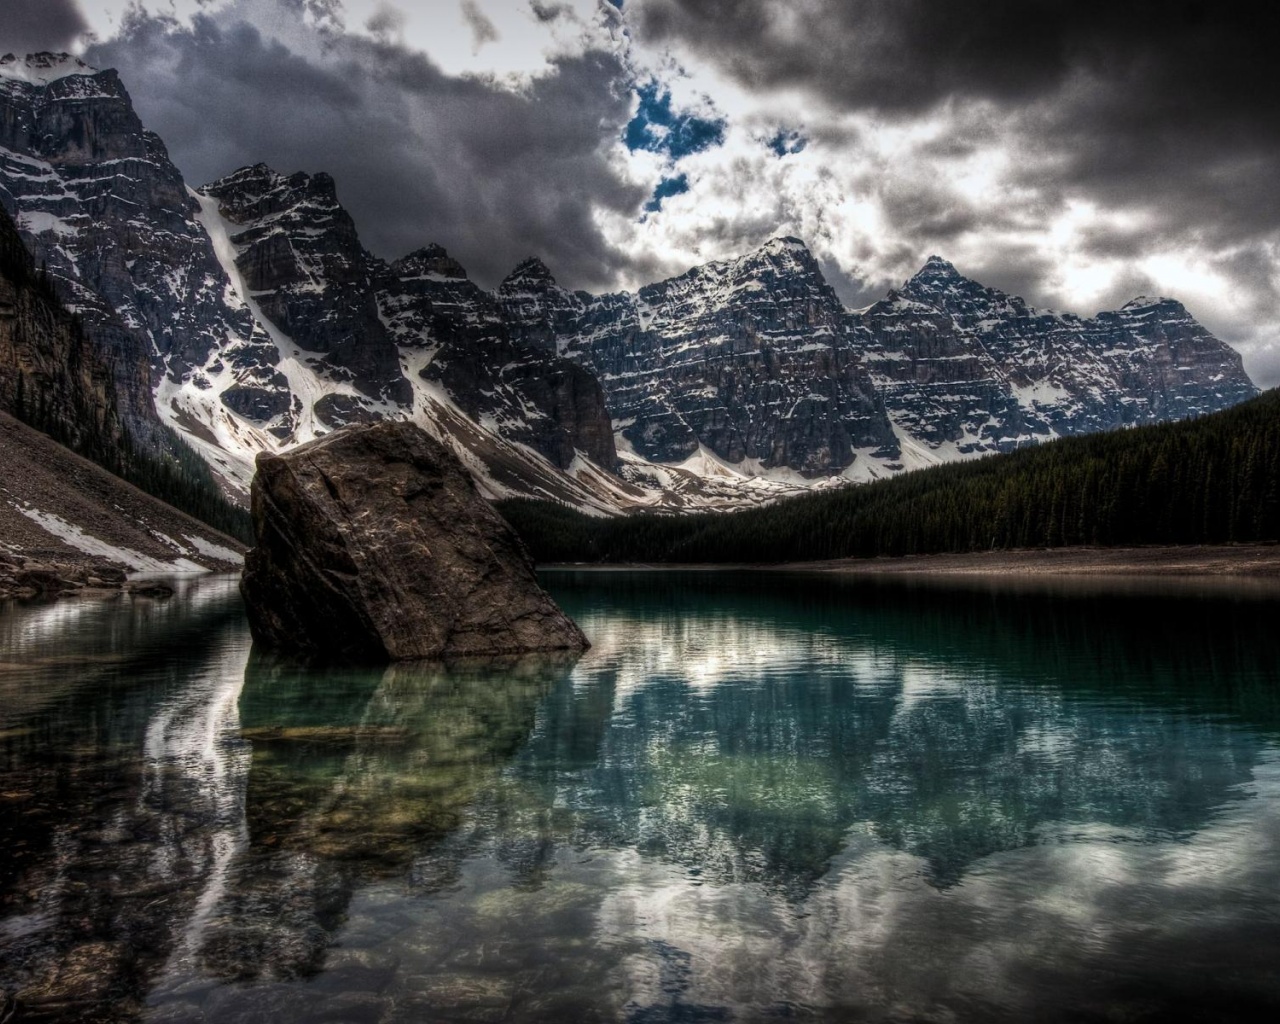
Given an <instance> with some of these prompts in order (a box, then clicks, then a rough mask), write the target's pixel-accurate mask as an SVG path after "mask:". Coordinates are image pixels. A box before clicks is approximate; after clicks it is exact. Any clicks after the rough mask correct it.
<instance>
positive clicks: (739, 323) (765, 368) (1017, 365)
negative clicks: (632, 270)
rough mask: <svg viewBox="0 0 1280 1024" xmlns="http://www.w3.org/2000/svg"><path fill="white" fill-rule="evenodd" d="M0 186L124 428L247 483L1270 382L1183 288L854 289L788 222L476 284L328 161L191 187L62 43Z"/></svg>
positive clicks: (883, 434)
mask: <svg viewBox="0 0 1280 1024" xmlns="http://www.w3.org/2000/svg"><path fill="white" fill-rule="evenodd" d="M0 205H2V206H3V207H4V209H5V210H6V211H7V212H8V213H9V214H10V215H11V216H12V217H13V219H14V221H15V222H16V224H17V226H18V228H19V231H20V233H21V237H22V240H23V242H24V243H25V245H26V246H27V247H28V248H29V249H30V251H31V253H32V254H33V255H34V258H35V261H36V265H37V266H39V267H40V268H42V271H43V273H44V274H45V275H46V277H47V280H48V282H49V283H50V285H51V286H52V288H53V289H55V290H56V292H57V294H58V295H59V296H60V298H61V299H62V301H63V302H64V303H65V304H66V305H67V306H68V307H69V308H70V309H71V310H72V311H74V313H75V314H76V315H77V316H78V317H79V318H80V321H81V322H82V324H83V330H84V334H85V336H86V337H87V338H88V340H89V342H90V343H91V345H92V347H93V348H94V350H95V351H96V352H97V353H98V355H99V356H100V357H101V365H102V366H104V367H106V368H107V370H106V371H105V372H106V373H107V374H108V375H109V377H110V382H111V387H112V392H111V393H112V395H113V396H114V398H113V401H114V403H115V405H116V408H117V412H118V417H119V420H120V422H121V423H122V424H123V425H124V426H123V429H125V430H127V431H128V432H129V434H130V436H131V437H133V438H134V439H136V441H137V442H138V443H140V444H142V445H144V446H145V445H152V446H159V447H161V448H163V447H164V445H165V444H166V443H167V441H166V439H167V438H168V437H170V436H171V435H170V434H169V431H172V432H174V433H176V435H177V436H179V437H181V438H182V439H183V440H185V441H186V442H187V444H189V445H190V446H191V447H192V448H194V449H195V450H196V451H197V452H198V453H199V454H200V455H201V456H202V457H203V458H204V459H205V460H206V461H207V462H208V464H209V466H210V467H211V468H212V470H213V471H214V472H215V473H216V474H217V476H218V478H219V480H220V482H221V484H222V485H223V487H224V488H225V490H226V492H227V494H228V495H229V496H230V497H231V498H232V499H233V500H238V501H242V500H243V496H244V494H245V492H246V490H247V486H248V483H249V480H250V479H251V477H252V473H253V460H254V457H255V456H256V454H257V453H258V452H260V451H275V450H280V449H282V448H286V447H289V446H292V445H294V444H297V443H300V442H303V441H306V440H309V439H311V438H313V437H316V436H318V435H320V434H322V433H324V432H327V431H330V430H333V429H335V428H338V427H341V426H344V425H346V424H349V423H356V422H368V421H372V420H375V419H379V418H383V417H397V418H408V419H412V420H414V421H416V422H418V423H419V424H421V425H422V426H423V427H424V428H425V429H427V430H428V431H430V432H431V433H433V434H434V435H435V436H437V437H438V438H440V439H441V440H443V441H445V442H446V443H447V444H449V445H450V447H452V448H453V450H454V451H455V452H457V453H458V454H459V455H460V456H461V457H462V458H463V460H464V462H465V463H466V464H467V465H468V466H469V467H470V469H471V470H472V472H473V474H474V475H475V477H476V479H477V482H478V483H479V485H480V487H481V489H482V492H483V493H485V494H486V495H488V496H489V497H493V498H504V497H512V496H527V497H538V498H551V499H555V500H558V501H561V502H565V503H568V504H572V505H575V506H577V507H579V508H582V509H585V510H588V511H591V512H594V513H597V514H599V513H609V512H614V511H621V510H627V509H635V508H643V507H667V508H695V507H696V508H729V507H737V506H741V505H744V504H758V503H762V502H768V501H770V500H773V499H774V498H777V497H779V496H782V495H785V494H788V493H793V492H796V491H799V490H803V489H811V488H815V487H824V486H831V485H833V484H837V483H842V482H846V481H855V482H865V481H870V480H874V479H877V478H880V477H885V476H892V475H895V474H897V473H900V472H902V471H904V470H909V469H914V468H919V467H922V466H927V465H932V464H937V463H942V462H949V461H956V460H962V459H966V458H972V457H976V456H980V455H983V454H987V453H991V452H1001V451H1009V450H1012V449H1016V448H1019V447H1021V446H1024V445H1027V444H1031V443H1036V442H1039V441H1043V440H1048V439H1051V438H1055V437H1062V436H1070V435H1076V434H1084V433H1092V432H1097V431H1101V430H1108V429H1113V428H1116V427H1121V426H1127V425H1133V424H1143V423H1151V422H1158V421H1163V420H1168V419H1178V418H1183V417H1187V416H1193V415H1199V414H1203V413H1208V412H1213V411H1215V410H1219V409H1223V408H1226V407H1228V406H1231V405H1234V404H1236V403H1238V402H1240V401H1242V400H1244V399H1247V398H1249V397H1251V396H1253V395H1255V394H1256V393H1257V388H1256V387H1255V386H1254V385H1253V383H1252V382H1251V381H1250V380H1249V378H1248V376H1247V375H1246V374H1245V372H1244V370H1243V367H1242V364H1241V359H1240V356H1239V354H1238V353H1236V352H1235V351H1234V350H1233V349H1231V348H1230V347H1229V346H1227V345H1226V344H1224V343H1223V342H1221V341H1219V340H1218V339H1217V338H1215V337H1214V336H1213V335H1212V334H1211V333H1210V332H1209V331H1207V330H1206V329H1205V328H1204V327H1203V326H1201V325H1200V324H1199V323H1198V322H1197V321H1196V320H1195V318H1194V317H1192V316H1191V314H1190V313H1188V311H1187V310H1186V309H1185V308H1184V307H1183V306H1182V305H1181V304H1180V303H1178V302H1177V301H1175V300H1173V299H1168V298H1157V297H1142V298H1137V299H1134V300H1133V301H1132V302H1129V303H1127V304H1126V305H1125V306H1124V307H1123V308H1121V309H1120V310H1117V311H1115V312H1106V313H1100V314H1098V315H1097V316H1095V317H1092V318H1083V317H1078V316H1075V315H1072V314H1068V313H1055V312H1051V311H1047V310H1041V309H1036V308H1034V307H1031V306H1029V305H1028V304H1027V303H1026V302H1024V301H1023V300H1022V299H1020V298H1017V297H1015V296H1010V295H1006V294H1005V293H1003V292H1000V291H998V290H995V289H992V288H987V287H985V286H983V285H981V284H978V283H977V282H974V281H972V280H969V279H968V278H966V277H964V276H963V275H962V274H961V273H960V272H959V271H958V270H957V269H956V268H955V267H954V266H952V265H951V264H950V263H948V262H947V261H946V260H944V259H942V258H940V257H937V256H932V257H929V259H928V260H927V262H925V264H924V266H923V267H922V269H921V270H920V271H919V273H917V274H916V275H915V276H914V277H912V278H911V279H910V280H909V281H907V282H906V283H905V284H904V285H903V286H902V287H901V288H900V289H896V290H894V291H891V292H890V293H889V294H888V295H887V296H886V297H885V298H883V299H882V300H881V301H879V302H876V303H874V304H872V305H870V306H868V307H866V308H864V309H859V310H850V309H847V308H846V307H845V306H844V304H843V303H842V302H841V301H840V299H839V297H838V296H837V295H836V293H835V291H834V290H833V289H832V287H831V286H830V284H829V283H828V282H827V281H826V280H825V279H824V277H823V275H822V272H821V270H820V268H819V265H818V262H817V260H816V259H815V257H814V255H813V254H812V253H811V252H810V251H809V249H808V248H807V247H806V245H805V244H804V242H802V241H801V240H799V239H796V238H789V237H788V238H774V239H771V240H769V241H767V242H766V243H765V244H764V245H762V246H760V247H759V248H758V249H756V250H755V251H753V252H750V253H747V254H745V255H743V256H741V257H740V258H737V259H733V260H726V261H719V262H712V263H707V264H705V265H702V266H699V267H694V268H693V269H691V270H689V271H688V272H687V273H685V274H682V275H680V276H678V277H674V278H671V279H669V280H666V281H661V282H657V283H654V284H650V285H646V286H644V287H642V288H640V289H639V290H638V291H636V292H634V293H630V292H620V293H615V294H608V295H592V294H588V293H586V292H580V291H570V290H567V289H564V288H562V287H560V286H559V285H558V284H557V283H556V280H555V278H554V276H553V274H552V271H551V270H550V269H549V268H548V267H546V266H545V265H544V264H543V263H542V262H541V261H540V260H539V259H537V258H536V257H531V258H530V259H528V260H526V261H524V262H523V263H521V264H520V265H519V266H518V267H516V268H515V269H514V270H513V271H512V273H511V274H510V275H509V276H508V277H507V278H506V279H505V280H504V281H503V282H502V283H501V285H500V286H499V287H498V288H497V289H496V291H487V290H485V289H484V288H481V287H480V286H478V285H477V284H475V283H474V282H472V281H471V280H470V279H469V278H468V276H467V273H466V270H465V269H464V268H463V267H462V265H461V264H460V263H459V262H458V261H457V260H455V259H453V258H452V257H451V256H450V255H449V254H448V253H447V252H446V251H445V249H444V248H442V247H441V246H439V245H435V244H426V245H424V246H423V247H422V248H420V249H418V250H417V251H415V252H413V253H410V254H408V255H406V256H404V257H402V258H400V259H397V260H395V261H394V262H387V261H385V260H383V259H381V258H379V257H377V256H375V255H374V254H372V253H370V252H369V251H368V250H366V249H365V248H364V246H363V245H362V244H361V242H360V238H359V234H358V231H357V227H356V224H355V223H354V221H353V219H352V218H351V216H350V215H349V214H348V213H347V211H346V210H345V209H344V208H343V206H342V204H341V203H340V201H339V198H338V190H337V184H336V183H335V182H334V181H333V179H332V178H330V177H329V176H328V175H326V174H323V173H313V174H307V173H290V174H286V173H279V172H277V171H275V170H272V169H271V168H269V167H267V166H265V165H262V164H259V165H256V166H253V167H246V168H242V169H240V170H237V171H235V172H234V173H232V174H229V175H227V176H226V177H223V178H221V179H219V180H218V181H215V182H212V183H208V184H205V185H202V186H200V187H198V188H191V187H188V185H187V183H186V182H184V181H183V178H182V175H181V173H180V172H179V170H178V169H177V167H176V166H175V165H174V164H173V162H172V161H171V160H170V158H169V156H168V153H167V150H166V149H165V146H164V143H163V141H162V140H161V139H160V138H159V137H158V136H156V135H155V134H154V133H151V132H149V131H148V130H147V129H146V128H145V127H144V126H143V124H142V123H141V121H140V119H139V118H138V115H137V113H136V111H135V110H134V108H133V104H132V102H131V100H130V97H129V94H128V92H127V90H126V88H125V85H124V83H123V82H122V81H121V79H120V77H119V75H118V74H117V73H116V72H115V71H112V70H104V71H98V70H95V69H93V68H90V67H88V66H87V65H85V64H84V63H83V62H81V61H79V60H78V59H76V58H75V57H72V56H68V55H66V54H34V55H30V56H27V57H25V58H22V57H15V56H13V55H7V56H5V57H3V58H0ZM0 314H3V310H0ZM2 377H3V367H0V378H2ZM104 389H105V384H103V385H102V387H101V388H100V389H99V390H101V391H103V393H105V390H104Z"/></svg>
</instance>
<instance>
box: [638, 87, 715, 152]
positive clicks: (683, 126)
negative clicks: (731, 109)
mask: <svg viewBox="0 0 1280 1024" xmlns="http://www.w3.org/2000/svg"><path fill="white" fill-rule="evenodd" d="M636 94H637V95H638V96H639V97H640V109H639V110H637V111H636V116H635V117H633V118H632V119H631V121H630V122H629V123H628V124H627V130H626V132H625V133H624V134H623V141H624V142H626V144H627V149H629V150H631V152H633V153H634V152H636V150H639V149H643V150H646V151H647V152H650V153H665V154H667V155H668V156H670V157H671V159H673V160H679V159H680V158H681V157H685V156H688V155H689V154H690V153H701V152H702V151H703V150H704V149H710V148H711V147H712V146H718V145H720V144H721V143H722V142H724V127H725V124H724V120H723V119H716V120H711V119H709V118H705V117H698V116H697V115H696V114H678V113H676V112H675V111H673V110H672V109H671V93H670V92H669V91H668V90H666V89H663V88H662V87H661V85H659V84H658V83H657V82H656V81H654V82H648V83H646V84H645V85H642V86H640V87H639V88H637V89H636Z"/></svg>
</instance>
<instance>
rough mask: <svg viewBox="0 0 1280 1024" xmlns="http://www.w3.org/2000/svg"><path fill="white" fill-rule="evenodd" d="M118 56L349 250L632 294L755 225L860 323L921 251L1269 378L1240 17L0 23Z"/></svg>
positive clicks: (630, 8) (85, 9) (262, 3)
mask: <svg viewBox="0 0 1280 1024" xmlns="http://www.w3.org/2000/svg"><path fill="white" fill-rule="evenodd" d="M4 3H5V7H6V12H5V19H4V23H0V49H23V48H35V47H57V48H71V49H75V50H77V51H80V52H83V53H84V55H85V56H86V59H88V60H89V61H90V62H91V63H93V64H95V65H96V66H99V67H116V68H118V69H119V70H120V72H121V74H122V76H123V78H124V81H125V83H126V85H127V87H128V88H129V90H130V92H131V94H132V95H133V98H134V102H135V105H136V106H137V108H138V111H139V113H140V114H141V116H142V118H143V120H144V121H145V122H146V123H147V125H148V126H149V127H151V128H153V129H155V130H156V131H157V132H159V134H160V135H161V136H162V137H163V138H164V140H165V141H166V143H167V144H168V146H169V149H170V152H171V154H172V156H173V158H174V160H175V162H176V163H177V164H178V166H179V167H181V168H182V170H183V173H184V174H185V175H186V176H187V178H188V180H189V181H190V182H191V183H193V184H200V183H203V182H205V181H207V180H210V179H212V178H215V177H217V176H219V175H222V174H225V173H227V172H229V171H231V170H234V169H235V168H236V167H239V166H242V165H244V164H247V163H255V162H258V161H265V162H267V163H269V164H271V165H272V166H273V167H275V168H276V169H277V170H280V171H294V170H305V171H320V170H324V171H328V172H330V173H331V174H333V175H334V177H335V178H336V179H337V183H338V191H339V196H340V198H341V199H342V201H343V203H344V204H345V205H346V206H347V208H348V209H349V210H350V211H351V212H352V214H353V216H354V217H355V218H356V222H357V224H358V226H359V228H360V231H361V237H362V238H363V240H364V242H365V244H366V245H367V246H368V247H369V248H370V249H371V250H373V251H374V252H376V253H378V254H379V255H382V256H385V257H388V258H394V257H395V256H398V255H401V254H403V253H404V252H406V251H409V250H411V249H413V248H416V247H418V246H420V245H423V244H425V243H427V242H432V241H434V242H439V243H441V244H443V245H444V246H445V247H446V248H448V249H449V250H450V252H451V253H453V254H454V255H455V256H457V257H458V258H459V259H460V260H461V261H462V262H463V263H464V265H466V266H467V267H468V269H469V270H470V271H471V274H472V276H473V277H474V278H475V279H477V280H478V281H479V282H480V283H482V284H484V285H486V286H493V285H496V284H497V282H498V281H499V280H501V278H502V277H503V276H504V275H505V274H506V273H507V272H508V271H509V270H510V269H511V268H512V267H513V266H514V265H515V264H516V263H517V262H518V261H519V260H520V259H521V258H523V257H525V256H528V255H531V254H537V255H540V256H542V257H543V258H544V259H545V260H546V262H547V263H548V265H550V267H551V269H552V271H553V272H554V273H555V274H556V275H557V277H558V279H559V280H560V282H561V283H562V284H565V285H567V286H569V287H574V288H587V289H590V290H593V291H599V290H605V289H615V288H633V287H635V286H637V285H639V284H642V283H644V282H646V281H649V280H654V279H656V278H659V277H662V276H665V275H667V274H671V273H678V272H681V271H683V270H685V269H687V268H688V267H689V266H691V265H693V264H695V263H698V262H702V261H705V260H708V259H714V258H721V257H726V256H732V255H736V254H738V253H741V252H743V251H746V250H748V249H750V248H752V247H754V246H756V245H758V244H760V243H761V242H763V241H765V240H766V239H767V238H769V237H770V236H772V235H777V234H795V235H799V236H800V237H802V238H804V239H805V240H806V241H807V242H808V243H809V244H810V246H811V247H812V248H813V249H814V251H815V253H816V254H817V255H818V256H819V258H820V259H821V260H822V261H823V266H824V269H825V270H826V271H827V273H828V276H829V278H830V279H831V282H832V284H834V285H835V286H836V288H837V289H838V290H839V291H840V293H841V295H842V296H843V297H844V298H845V300H846V302H848V303H849V304H851V305H860V304H862V303H865V302H868V301H871V300H872V299H874V298H877V297H879V296H880V295H881V294H883V292H884V291H885V290H886V289H887V288H888V287H890V286H892V285H895V284H899V283H901V281H902V280H904V279H905V278H907V277H909V276H910V275H911V274H912V273H914V272H915V270H916V269H918V268H919V266H920V265H921V264H922V263H923V262H924V260H925V258H926V257H927V256H928V255H929V254H931V253H938V254H940V255H943V256H945V257H947V258H948V259H950V260H951V261H952V262H953V263H955V264H956V265H957V266H958V267H959V268H960V270H961V271H962V272H964V273H966V274H967V275H969V276H970V277H973V278H975V279H977V280H979V281H982V282H983V283H986V284H991V285H994V286H996V287H1000V288H1003V289H1005V290H1007V291H1011V292H1015V293H1017V294H1021V295H1023V296H1025V297H1026V298H1028V299H1029V300H1031V301H1033V302H1035V303H1037V304H1039V305H1045V306H1050V307H1054V308H1060V309H1069V310H1073V311H1075V312H1078V313H1082V314H1092V313H1094V312H1096V311H1098V310H1099V309H1103V308H1114V307H1115V306H1118V305H1120V304H1122V303H1123V302H1125V301H1126V300H1127V299H1129V298H1132V297H1133V296H1135V295H1137V294H1144V293H1145V294H1163V295H1172V296H1174V297H1176V298H1179V299H1181V300H1182V301H1183V302H1185V303H1186V304H1187V306H1188V307H1189V308H1190V309H1191V311H1192V312H1193V313H1194V314H1196V315H1197V316H1198V317H1199V318H1200V319H1201V320H1202V321H1204V322H1205V323H1206V324H1207V325H1208V326H1209V327H1210V328H1211V329H1213V330H1214V331H1215V332H1217V333H1218V334H1219V336H1221V337H1222V338H1224V339H1225V340H1228V341H1230V342H1231V343H1232V344H1234V345H1236V346H1237V347H1238V348H1239V349H1240V350H1241V351H1242V352H1244V353H1245V358H1246V364H1245V365H1246V367H1247V369H1248V370H1249V371H1250V372H1251V373H1252V375H1253V376H1254V379H1255V380H1257V381H1258V382H1259V383H1260V384H1263V385H1267V386H1270V385H1274V384H1277V383H1280V273H1278V272H1277V257H1278V256H1280V187H1278V186H1277V169H1278V167H1280V163H1278V162H1277V161H1278V158H1280V89H1278V88H1277V85H1276V82H1275V76H1274V75H1273V73H1272V64H1273V58H1272V55H1271V49H1272V46H1273V43H1272V33H1271V32H1270V27H1271V26H1270V25H1268V24H1263V23H1261V22H1260V21H1259V20H1258V16H1257V15H1256V14H1252V13H1250V12H1251V11H1252V9H1253V8H1254V7H1255V6H1256V5H1255V4H1251V3H1236V2H1232V0H1217V2H1213V3H1209V2H1184V0H1161V2H1137V3H1127V4H1126V3H1122V2H1116V0H1075V2H1072V3H1063V2H1058V0H947V2H945V3H943V2H938V0H790V2H788V0H434V2H420V0H419V2H414V3H409V2H407V0H405V2H404V3H401V4H396V3H394V2H391V0H141V2H137V0H4Z"/></svg>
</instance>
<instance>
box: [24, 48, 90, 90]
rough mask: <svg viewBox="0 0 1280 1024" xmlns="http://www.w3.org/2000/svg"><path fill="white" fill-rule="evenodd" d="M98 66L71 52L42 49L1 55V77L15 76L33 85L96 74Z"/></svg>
mask: <svg viewBox="0 0 1280 1024" xmlns="http://www.w3.org/2000/svg"><path fill="white" fill-rule="evenodd" d="M98 73H99V71H98V69H97V68H95V67H93V66H91V65H89V64H86V63H85V62H84V61H82V60H81V59H80V58H79V57H77V56H75V55H74V54H71V53H53V52H50V51H48V50H42V51H41V52H39V53H28V54H26V55H25V56H22V57H19V56H18V55H17V54H16V53H6V54H5V55H4V56H2V57H0V78H13V79H17V80H18V81H20V82H29V83H30V84H32V85H48V84H49V83H50V82H53V81H56V80H57V79H59V78H67V77H69V76H71V75H96V74H98Z"/></svg>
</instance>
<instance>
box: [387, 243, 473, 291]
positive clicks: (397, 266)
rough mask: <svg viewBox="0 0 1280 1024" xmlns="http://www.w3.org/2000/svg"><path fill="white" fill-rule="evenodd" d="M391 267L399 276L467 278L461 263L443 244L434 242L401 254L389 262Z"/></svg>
mask: <svg viewBox="0 0 1280 1024" xmlns="http://www.w3.org/2000/svg"><path fill="white" fill-rule="evenodd" d="M391 269H392V271H393V272H394V273H395V274H396V275H397V276H399V277H401V278H409V277H428V276H431V277H443V278H449V279H451V280H460V281H465V280H466V279H467V271H466V269H465V268H464V267H463V266H462V264H461V263H459V262H458V261H457V260H455V259H454V258H453V257H452V256H450V255H449V253H448V251H447V250H446V249H445V247H444V246H443V245H437V244H436V243H434V242H432V243H431V244H430V245H424V246H423V247H422V248H421V249H415V250H414V251H413V252H411V253H409V254H408V255H406V256H401V257H400V258H399V259H398V260H396V261H395V263H393V264H391Z"/></svg>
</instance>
